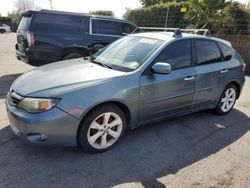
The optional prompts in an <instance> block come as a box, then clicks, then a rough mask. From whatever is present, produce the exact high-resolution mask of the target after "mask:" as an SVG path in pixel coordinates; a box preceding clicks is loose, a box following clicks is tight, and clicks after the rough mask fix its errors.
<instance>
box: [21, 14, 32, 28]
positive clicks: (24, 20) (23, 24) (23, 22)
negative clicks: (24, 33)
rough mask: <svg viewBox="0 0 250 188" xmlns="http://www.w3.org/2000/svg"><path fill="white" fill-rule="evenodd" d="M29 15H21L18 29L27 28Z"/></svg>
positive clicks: (29, 19)
mask: <svg viewBox="0 0 250 188" xmlns="http://www.w3.org/2000/svg"><path fill="white" fill-rule="evenodd" d="M30 21H31V17H27V16H23V17H22V19H21V22H20V23H19V26H18V30H29V25H30Z"/></svg>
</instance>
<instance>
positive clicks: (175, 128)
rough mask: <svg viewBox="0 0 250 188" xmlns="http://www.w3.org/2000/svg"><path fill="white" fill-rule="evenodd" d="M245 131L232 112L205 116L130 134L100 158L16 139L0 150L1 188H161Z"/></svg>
mask: <svg viewBox="0 0 250 188" xmlns="http://www.w3.org/2000/svg"><path fill="white" fill-rule="evenodd" d="M249 130H250V118H249V117H248V116H247V115H246V114H244V113H243V112H241V111H239V110H237V109H233V110H232V111H231V112H230V113H229V114H228V115H225V116H217V115H214V114H211V113H208V112H207V111H203V112H198V113H194V114H190V115H186V116H183V117H179V118H174V119H170V120H165V121H162V122H160V123H157V124H152V125H148V126H144V127H141V128H138V129H136V130H134V131H128V132H127V134H126V135H125V136H124V137H123V139H122V140H121V142H120V143H118V144H117V145H116V147H114V148H113V149H111V150H109V151H107V152H105V153H99V154H87V153H83V152H82V151H81V150H80V149H77V148H44V147H35V146H29V145H25V144H24V143H23V142H21V141H20V140H19V139H16V138H15V139H11V140H10V141H8V142H5V143H3V144H1V145H0V153H1V155H0V166H1V171H0V177H1V180H0V187H5V186H6V185H9V186H11V187H15V186H20V185H22V186H23V187H27V186H28V187H36V186H37V185H39V186H41V187H69V186H70V187H102V188H106V187H112V186H118V185H122V184H125V185H126V184H129V183H133V182H139V183H141V184H142V185H143V186H144V187H146V188H154V187H165V185H164V184H162V183H161V182H159V181H157V179H158V178H161V177H163V176H166V175H169V174H175V173H177V172H178V171H179V170H181V169H183V168H185V167H186V166H189V165H191V164H193V163H196V162H197V161H200V160H202V159H204V158H206V157H208V156H210V155H212V154H214V153H216V152H217V151H219V150H221V149H223V148H228V150H230V149H229V147H230V146H229V145H230V144H232V143H233V142H235V141H236V140H238V139H239V138H241V137H242V136H243V135H244V134H246V133H247V132H248V131H249ZM31 177H32V181H30V180H31Z"/></svg>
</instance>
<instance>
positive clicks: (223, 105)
mask: <svg viewBox="0 0 250 188" xmlns="http://www.w3.org/2000/svg"><path fill="white" fill-rule="evenodd" d="M237 96H238V89H237V87H236V86H235V85H233V84H229V85H227V87H226V88H225V89H224V90H223V92H222V94H221V96H220V99H219V100H218V103H217V105H216V108H215V109H214V110H215V113H217V114H219V115H224V114H227V113H229V112H230V111H231V110H232V109H233V107H234V104H235V102H236V100H237Z"/></svg>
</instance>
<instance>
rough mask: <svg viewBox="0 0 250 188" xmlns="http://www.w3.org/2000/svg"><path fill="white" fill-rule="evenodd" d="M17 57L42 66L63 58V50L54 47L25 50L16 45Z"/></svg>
mask: <svg viewBox="0 0 250 188" xmlns="http://www.w3.org/2000/svg"><path fill="white" fill-rule="evenodd" d="M15 49H16V58H17V59H18V60H21V61H23V62H25V63H27V64H30V65H34V66H40V65H45V64H48V63H51V62H55V61H59V60H61V52H59V51H56V50H52V49H43V48H27V49H25V50H24V51H21V50H19V48H18V45H17V44H16V46H15Z"/></svg>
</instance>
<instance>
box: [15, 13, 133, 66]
mask: <svg viewBox="0 0 250 188" xmlns="http://www.w3.org/2000/svg"><path fill="white" fill-rule="evenodd" d="M21 14H22V20H21V22H20V24H19V27H18V30H17V44H16V46H15V47H16V57H17V59H19V60H22V61H24V62H26V63H28V64H31V65H43V64H46V63H50V62H54V61H59V60H63V59H72V58H78V57H84V56H89V55H90V54H92V53H94V52H96V51H97V50H98V49H100V48H102V47H104V46H106V45H107V44H109V43H111V42H113V41H115V40H116V39H118V38H120V37H122V36H124V35H126V34H129V33H132V32H133V31H135V30H136V28H137V26H136V25H135V24H134V23H131V22H129V21H125V20H119V19H115V18H113V17H106V16H93V15H88V14H82V13H72V12H62V11H50V10H41V11H33V10H29V11H25V12H22V13H21Z"/></svg>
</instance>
